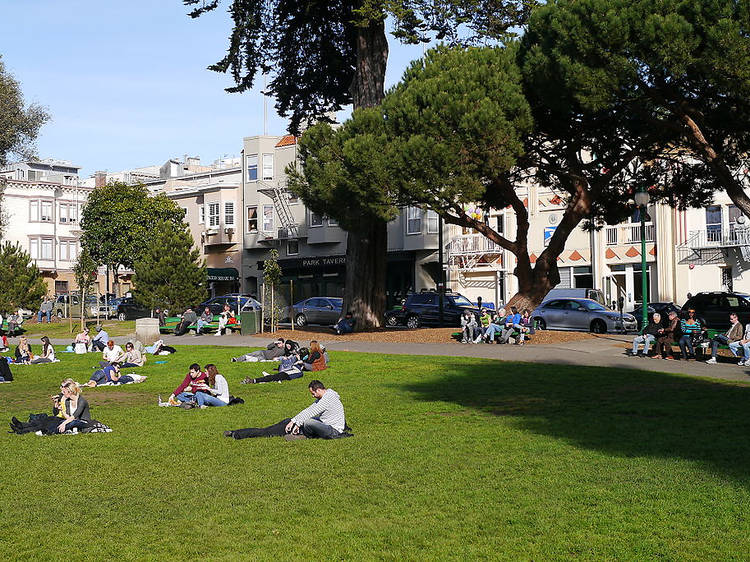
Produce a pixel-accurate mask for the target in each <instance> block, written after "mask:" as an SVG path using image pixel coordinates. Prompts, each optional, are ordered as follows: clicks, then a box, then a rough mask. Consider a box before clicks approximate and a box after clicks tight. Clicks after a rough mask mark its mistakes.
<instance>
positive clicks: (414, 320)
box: [406, 314, 419, 330]
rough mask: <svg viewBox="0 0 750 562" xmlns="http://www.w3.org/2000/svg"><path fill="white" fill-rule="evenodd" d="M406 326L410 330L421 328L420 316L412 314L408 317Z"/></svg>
mask: <svg viewBox="0 0 750 562" xmlns="http://www.w3.org/2000/svg"><path fill="white" fill-rule="evenodd" d="M406 327H407V328H409V329H410V330H416V329H417V328H419V316H417V315H416V314H412V315H411V316H409V317H407V318H406Z"/></svg>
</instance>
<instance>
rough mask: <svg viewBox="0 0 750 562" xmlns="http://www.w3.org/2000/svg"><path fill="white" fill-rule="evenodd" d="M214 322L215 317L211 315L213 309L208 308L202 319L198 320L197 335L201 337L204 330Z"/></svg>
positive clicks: (204, 311)
mask: <svg viewBox="0 0 750 562" xmlns="http://www.w3.org/2000/svg"><path fill="white" fill-rule="evenodd" d="M213 321H214V315H213V314H211V309H210V308H208V307H206V308H205V309H204V310H203V314H201V317H200V318H198V324H197V327H196V328H195V335H196V336H200V335H201V332H202V331H203V328H204V327H205V326H207V325H208V324H210V323H211V322H213Z"/></svg>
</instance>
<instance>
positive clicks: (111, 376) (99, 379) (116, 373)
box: [83, 363, 133, 388]
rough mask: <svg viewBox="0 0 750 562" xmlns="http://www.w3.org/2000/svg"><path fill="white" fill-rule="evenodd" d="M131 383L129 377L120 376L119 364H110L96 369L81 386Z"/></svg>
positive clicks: (131, 379) (131, 380)
mask: <svg viewBox="0 0 750 562" xmlns="http://www.w3.org/2000/svg"><path fill="white" fill-rule="evenodd" d="M131 382H133V377H131V376H130V375H122V374H120V364H119V363H112V364H110V365H107V366H106V367H104V368H103V369H97V370H96V371H94V374H93V375H91V379H90V380H89V381H88V382H87V383H86V384H84V385H83V386H89V387H92V388H93V387H95V386H97V385H102V384H107V383H110V384H128V383H131Z"/></svg>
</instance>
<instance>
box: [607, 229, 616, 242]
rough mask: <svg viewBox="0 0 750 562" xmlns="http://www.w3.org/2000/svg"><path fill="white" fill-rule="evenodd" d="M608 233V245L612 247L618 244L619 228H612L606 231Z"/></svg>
mask: <svg viewBox="0 0 750 562" xmlns="http://www.w3.org/2000/svg"><path fill="white" fill-rule="evenodd" d="M606 232H607V245H609V246H612V245H613V244H617V227H616V226H611V227H608V228H607V229H606Z"/></svg>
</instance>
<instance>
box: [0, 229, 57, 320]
mask: <svg viewBox="0 0 750 562" xmlns="http://www.w3.org/2000/svg"><path fill="white" fill-rule="evenodd" d="M45 294H47V284H46V283H45V282H44V279H43V278H42V274H41V273H40V272H39V269H38V268H37V266H36V264H34V262H33V261H32V260H31V257H29V254H28V253H26V251H24V250H23V249H22V248H21V246H19V245H18V244H17V243H16V244H11V243H10V242H5V243H4V244H3V245H2V246H0V312H3V313H8V312H11V311H15V310H16V309H18V308H19V307H22V308H29V309H31V310H36V309H37V307H38V306H39V301H40V300H42V297H43V296H44V295H45Z"/></svg>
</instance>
